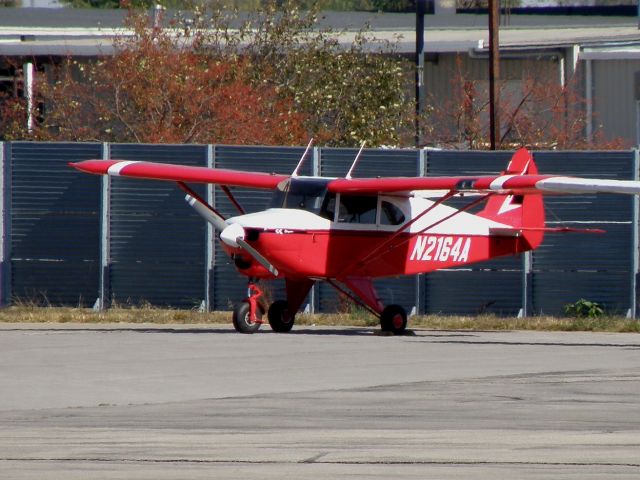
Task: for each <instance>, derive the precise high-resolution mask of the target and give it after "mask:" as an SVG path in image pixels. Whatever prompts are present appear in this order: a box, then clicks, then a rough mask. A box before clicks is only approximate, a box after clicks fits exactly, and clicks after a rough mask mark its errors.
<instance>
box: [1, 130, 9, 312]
mask: <svg viewBox="0 0 640 480" xmlns="http://www.w3.org/2000/svg"><path fill="white" fill-rule="evenodd" d="M4 146H5V143H4V142H0V307H4V306H5V304H6V298H7V297H6V295H5V286H6V283H5V268H4V266H5V263H6V258H5V241H6V237H5V233H6V229H5V226H6V223H7V216H6V214H5V212H6V210H5V188H4V185H5V178H6V176H5V156H4Z"/></svg>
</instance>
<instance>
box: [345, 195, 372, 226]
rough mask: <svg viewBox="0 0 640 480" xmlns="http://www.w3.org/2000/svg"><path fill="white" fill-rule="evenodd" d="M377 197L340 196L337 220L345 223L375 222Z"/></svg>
mask: <svg viewBox="0 0 640 480" xmlns="http://www.w3.org/2000/svg"><path fill="white" fill-rule="evenodd" d="M377 210H378V198H377V197H356V196H351V195H341V196H340V210H339V213H338V221H339V222H345V223H368V224H374V225H375V223H376V216H377Z"/></svg>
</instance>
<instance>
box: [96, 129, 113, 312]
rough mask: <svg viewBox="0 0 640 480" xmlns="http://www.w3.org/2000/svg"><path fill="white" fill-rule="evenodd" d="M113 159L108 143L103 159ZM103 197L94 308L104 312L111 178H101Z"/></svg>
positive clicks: (108, 252)
mask: <svg viewBox="0 0 640 480" xmlns="http://www.w3.org/2000/svg"><path fill="white" fill-rule="evenodd" d="M109 158H111V149H110V145H109V144H108V143H106V142H105V143H103V144H102V159H103V160H109ZM101 190H102V197H101V199H100V281H99V288H100V292H99V296H98V301H97V302H96V305H95V307H94V308H97V309H98V310H101V311H102V310H104V309H105V308H107V306H108V304H109V300H108V296H109V291H110V288H109V265H110V263H111V258H110V253H111V228H110V227H111V177H110V176H109V175H103V176H102V177H101Z"/></svg>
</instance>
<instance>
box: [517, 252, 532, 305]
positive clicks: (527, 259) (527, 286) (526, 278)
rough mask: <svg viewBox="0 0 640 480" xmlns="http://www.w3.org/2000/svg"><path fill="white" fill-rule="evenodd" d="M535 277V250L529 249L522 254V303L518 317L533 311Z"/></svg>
mask: <svg viewBox="0 0 640 480" xmlns="http://www.w3.org/2000/svg"><path fill="white" fill-rule="evenodd" d="M532 278H533V252H531V251H528V252H524V253H523V254H522V304H521V307H520V311H519V312H518V317H519V318H522V317H529V316H531V313H532V311H533V308H532V303H533V298H532V293H533V284H532V282H531V280H532Z"/></svg>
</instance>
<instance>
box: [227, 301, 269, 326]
mask: <svg viewBox="0 0 640 480" xmlns="http://www.w3.org/2000/svg"><path fill="white" fill-rule="evenodd" d="M250 310H251V307H250V306H249V303H248V302H242V303H240V304H238V305H236V308H234V309H233V327H234V328H235V329H236V331H237V332H240V333H255V332H257V331H258V329H259V328H260V325H262V324H261V323H258V322H252V321H251V319H250V318H249V317H250V313H251V312H250ZM263 313H264V312H263V311H262V307H258V309H257V311H256V317H258V318H259V319H261V318H262V314H263Z"/></svg>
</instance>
